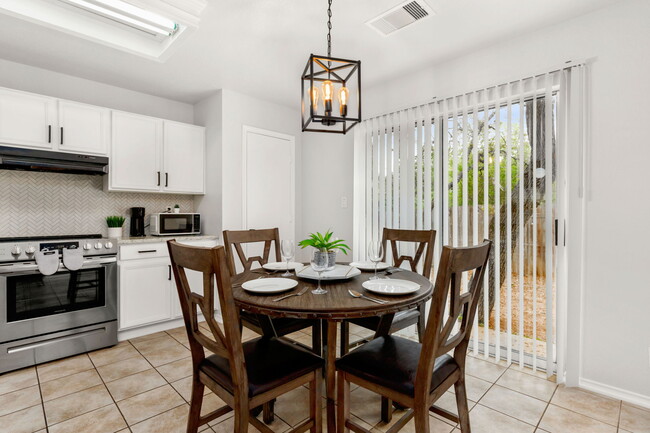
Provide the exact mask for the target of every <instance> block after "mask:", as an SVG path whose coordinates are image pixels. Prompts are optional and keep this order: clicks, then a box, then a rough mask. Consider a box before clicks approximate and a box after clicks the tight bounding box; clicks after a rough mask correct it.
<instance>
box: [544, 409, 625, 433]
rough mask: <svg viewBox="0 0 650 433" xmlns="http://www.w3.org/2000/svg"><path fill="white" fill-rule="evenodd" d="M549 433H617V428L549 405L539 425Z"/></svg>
mask: <svg viewBox="0 0 650 433" xmlns="http://www.w3.org/2000/svg"><path fill="white" fill-rule="evenodd" d="M539 427H540V428H541V429H542V430H545V431H547V432H549V433H587V432H589V433H616V430H617V429H616V427H614V426H611V425H608V424H605V423H602V422H600V421H596V420H595V419H593V418H589V417H587V416H584V415H581V414H579V413H576V412H572V411H570V410H567V409H564V408H561V407H559V406H555V405H553V404H551V405H549V407H548V408H547V409H546V412H545V413H544V417H542V421H541V422H540V423H539Z"/></svg>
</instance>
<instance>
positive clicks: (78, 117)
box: [57, 101, 110, 155]
mask: <svg viewBox="0 0 650 433" xmlns="http://www.w3.org/2000/svg"><path fill="white" fill-rule="evenodd" d="M109 125H110V110H108V109H106V108H101V107H95V106H93V105H86V104H79V103H77V102H71V101H59V130H58V131H57V136H58V137H57V138H58V141H57V145H58V150H59V151H61V152H74V153H89V154H93V155H107V154H108V145H109V138H110V126H109Z"/></svg>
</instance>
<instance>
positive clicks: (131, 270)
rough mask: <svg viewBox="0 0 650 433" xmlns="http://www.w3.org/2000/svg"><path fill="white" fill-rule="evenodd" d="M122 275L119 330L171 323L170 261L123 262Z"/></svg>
mask: <svg viewBox="0 0 650 433" xmlns="http://www.w3.org/2000/svg"><path fill="white" fill-rule="evenodd" d="M119 274H120V317H119V323H120V329H126V328H131V327H134V326H140V325H147V324H150V323H154V322H159V321H163V320H169V319H170V318H171V311H170V304H169V301H170V288H171V282H170V280H169V260H168V259H166V258H161V259H148V260H134V261H127V262H122V263H120V264H119Z"/></svg>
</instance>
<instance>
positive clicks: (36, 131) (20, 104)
mask: <svg viewBox="0 0 650 433" xmlns="http://www.w3.org/2000/svg"><path fill="white" fill-rule="evenodd" d="M56 127H57V118H56V99H54V98H48V97H46V96H40V95H33V94H31V93H24V92H18V91H14V90H9V89H0V143H1V144H3V145H7V144H8V145H15V146H24V147H34V148H43V149H52V148H53V142H54V140H55V136H54V135H55V128H56Z"/></svg>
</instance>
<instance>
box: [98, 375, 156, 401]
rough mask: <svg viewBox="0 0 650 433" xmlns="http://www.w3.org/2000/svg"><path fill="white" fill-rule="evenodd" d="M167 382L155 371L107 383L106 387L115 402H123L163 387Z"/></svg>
mask: <svg viewBox="0 0 650 433" xmlns="http://www.w3.org/2000/svg"><path fill="white" fill-rule="evenodd" d="M166 383H167V382H166V381H165V379H164V378H163V377H162V376H161V375H160V374H159V373H158V372H157V371H156V370H153V369H151V370H145V371H142V372H140V373H136V374H133V375H131V376H126V377H123V378H121V379H118V380H115V381H113V382H107V383H106V387H107V388H108V391H109V392H110V393H111V395H112V396H113V399H114V400H115V401H120V400H124V399H126V398H129V397H133V396H134V395H137V394H141V393H143V392H146V391H149V390H152V389H154V388H158V387H160V386H163V385H164V384H166Z"/></svg>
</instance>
